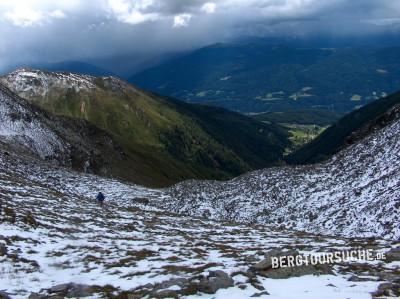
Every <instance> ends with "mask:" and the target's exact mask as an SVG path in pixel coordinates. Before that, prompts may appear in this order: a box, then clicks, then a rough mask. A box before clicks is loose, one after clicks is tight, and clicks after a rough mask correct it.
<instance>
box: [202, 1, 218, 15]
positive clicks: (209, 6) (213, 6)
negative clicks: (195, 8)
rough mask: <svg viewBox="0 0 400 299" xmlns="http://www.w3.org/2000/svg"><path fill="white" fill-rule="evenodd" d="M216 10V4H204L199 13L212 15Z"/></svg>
mask: <svg viewBox="0 0 400 299" xmlns="http://www.w3.org/2000/svg"><path fill="white" fill-rule="evenodd" d="M216 9H217V4H215V3H214V2H207V3H204V4H203V6H202V7H201V11H202V12H205V13H208V14H211V13H214V12H215V10H216Z"/></svg>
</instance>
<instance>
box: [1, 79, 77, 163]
mask: <svg viewBox="0 0 400 299" xmlns="http://www.w3.org/2000/svg"><path fill="white" fill-rule="evenodd" d="M0 140H3V141H5V142H8V143H12V144H14V145H15V146H18V147H22V148H25V149H27V150H30V151H31V152H33V153H34V154H36V155H38V156H40V157H41V158H43V159H51V158H57V157H62V156H68V155H69V153H68V151H69V150H68V146H67V144H65V142H63V140H62V139H61V138H60V137H59V136H58V135H57V134H56V133H55V132H54V131H53V130H52V129H51V128H50V127H48V126H47V125H46V124H45V123H44V122H43V120H42V119H41V116H40V115H39V113H37V112H36V113H35V111H34V110H32V109H30V108H29V107H28V106H27V105H26V104H25V103H24V102H23V101H22V100H21V99H19V98H18V97H17V96H15V95H14V94H12V93H11V92H10V91H9V90H8V89H7V88H5V87H4V86H2V85H1V84H0Z"/></svg>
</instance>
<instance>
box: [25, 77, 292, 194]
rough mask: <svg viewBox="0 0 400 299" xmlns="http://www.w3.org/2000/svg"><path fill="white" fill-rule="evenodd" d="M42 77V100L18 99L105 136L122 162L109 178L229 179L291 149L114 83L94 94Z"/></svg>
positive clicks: (268, 133) (262, 127)
mask: <svg viewBox="0 0 400 299" xmlns="http://www.w3.org/2000/svg"><path fill="white" fill-rule="evenodd" d="M41 76H43V77H45V78H46V80H50V81H51V82H53V84H52V85H51V87H50V88H49V89H48V90H47V91H46V92H45V93H41V92H33V93H32V91H31V90H30V91H29V92H27V93H24V92H20V95H21V96H22V97H25V98H27V99H28V100H30V101H31V102H33V103H35V104H37V105H38V106H40V107H42V108H44V109H46V110H47V111H49V112H51V113H53V114H55V115H59V116H67V117H71V118H77V119H85V120H87V121H89V122H90V123H92V124H94V125H95V126H97V127H99V128H101V129H103V130H105V131H106V132H108V133H109V134H110V135H111V136H112V137H113V138H114V139H115V140H116V141H117V142H118V144H120V145H121V146H122V149H123V151H124V154H125V156H126V159H125V161H124V162H123V163H121V162H120V161H116V162H115V165H112V167H113V173H112V175H115V176H118V177H122V178H124V179H127V180H130V181H133V182H135V183H140V184H145V185H151V186H166V185H169V184H172V183H175V182H178V181H181V180H184V179H191V178H199V179H226V178H230V177H233V176H236V175H239V174H241V173H243V172H246V171H249V170H252V169H256V168H262V167H266V166H270V165H274V164H277V163H280V161H281V160H282V159H283V152H284V149H285V147H286V146H287V144H288V142H289V141H288V136H287V134H286V132H285V131H284V130H283V129H282V128H281V127H279V126H277V125H269V124H264V123H261V122H258V121H256V120H254V119H252V118H249V117H246V116H243V115H240V114H237V113H234V112H229V111H226V110H224V109H220V108H214V107H207V106H202V105H190V104H186V103H183V102H180V101H177V100H174V99H167V98H163V97H161V96H157V95H154V94H151V93H147V92H144V91H142V90H139V89H137V88H135V87H133V86H132V85H129V84H127V83H125V82H123V81H121V80H118V79H115V78H112V77H104V78H96V79H91V80H93V83H94V84H95V87H94V88H89V89H87V88H74V87H72V86H71V85H69V84H64V85H63V84H60V83H57V82H60V81H57V80H56V79H57V78H55V77H57V74H55V73H48V72H42V73H41ZM35 80H37V79H35ZM43 80H44V79H43ZM36 84H39V85H38V86H41V84H42V83H41V82H36ZM42 85H43V84H42ZM111 163H113V162H112V161H111ZM121 164H122V165H121Z"/></svg>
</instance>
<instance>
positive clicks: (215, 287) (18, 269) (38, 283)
mask: <svg viewBox="0 0 400 299" xmlns="http://www.w3.org/2000/svg"><path fill="white" fill-rule="evenodd" d="M6 146H7V145H4V144H0V149H1V151H0V220H1V221H0V294H2V295H4V294H8V295H9V296H10V297H11V298H17V299H18V298H27V297H28V296H29V295H31V297H30V298H55V297H57V296H58V298H60V297H61V298H64V297H80V298H84V297H88V298H221V299H222V298H227V297H230V298H250V297H251V296H257V297H260V298H269V299H281V298H289V299H292V298H293V299H294V298H296V299H298V298H303V299H306V298H309V299H317V298H318V299H319V298H321V296H322V294H323V296H324V298H331V299H337V298H351V299H364V298H365V299H367V298H371V295H370V293H371V292H374V291H376V289H377V288H378V285H380V284H381V283H382V282H391V283H393V286H396V277H398V271H399V266H400V265H399V263H398V262H390V263H382V262H378V261H371V262H362V263H355V262H344V263H338V264H336V265H332V266H329V267H323V268H321V269H320V268H309V269H308V268H307V269H303V268H299V269H298V270H290V271H286V270H282V269H281V270H279V269H278V270H269V271H270V272H268V273H269V274H268V275H270V276H265V275H266V274H263V273H258V272H257V271H255V270H254V269H253V268H254V267H255V265H256V263H257V262H258V261H261V260H263V259H264V258H265V257H264V254H267V253H268V252H269V251H270V250H271V249H277V250H278V252H282V250H289V249H296V250H298V251H300V252H301V253H302V254H306V253H315V252H331V251H334V250H348V249H349V248H367V247H368V248H373V249H374V250H375V252H388V251H389V250H391V248H392V247H395V246H398V245H399V244H398V243H395V242H391V241H387V240H386V241H385V240H378V239H377V240H364V239H345V238H340V237H339V238H336V237H322V236H313V235H310V234H305V233H296V232H293V231H285V230H279V229H271V228H267V227H264V226H261V225H250V226H246V225H240V224H235V223H229V222H216V221H213V220H205V219H198V218H191V217H188V216H180V215H176V214H172V213H170V212H166V211H162V210H159V209H156V208H154V207H152V206H151V205H150V206H144V205H142V204H137V203H134V201H132V199H135V198H137V197H141V198H143V197H145V198H148V199H149V200H150V204H151V203H152V202H153V201H155V200H156V199H157V198H162V197H164V198H165V197H166V195H165V194H163V191H162V190H151V189H146V188H142V187H139V186H135V185H126V184H123V183H120V182H118V181H113V180H108V179H104V178H100V177H96V176H93V175H82V174H80V173H76V172H72V171H68V170H66V169H61V168H54V166H51V165H50V164H44V163H43V162H41V161H40V160H34V159H32V158H31V157H28V156H24V155H17V154H14V153H12V152H11V153H9V152H6V150H7V147H6ZM99 190H102V191H103V192H105V194H106V195H107V202H106V205H105V206H104V207H100V206H98V205H97V204H96V203H95V202H94V200H93V197H94V196H95V195H96V193H97V192H98V191H99ZM360 246H361V247H360ZM217 270H220V271H223V272H215V271H217ZM213 271H214V272H213ZM271 271H272V272H271ZM274 271H276V272H274ZM312 274H315V275H312ZM209 275H216V276H213V277H214V278H212V277H209ZM271 275H272V276H271ZM273 275H275V277H276V278H279V277H281V276H282V277H281V279H273V278H271V277H274V276H273ZM396 275H397V276H396ZM292 276H293V277H292ZM207 277H208V278H207ZM388 290H390V287H389V288H388ZM33 292H34V293H36V294H33ZM387 292H389V291H387ZM37 293H39V294H37ZM214 293H215V294H214Z"/></svg>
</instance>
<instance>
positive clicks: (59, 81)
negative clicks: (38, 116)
mask: <svg viewBox="0 0 400 299" xmlns="http://www.w3.org/2000/svg"><path fill="white" fill-rule="evenodd" d="M94 79H95V77H92V76H87V75H77V74H73V73H62V72H58V73H56V72H46V71H40V70H31V69H18V70H16V71H14V72H12V73H9V74H8V75H7V76H6V77H2V78H1V80H0V81H2V83H3V84H4V85H6V86H7V87H9V88H10V89H11V90H13V91H14V92H16V93H17V94H19V95H21V96H22V97H24V98H25V97H27V98H30V97H31V96H32V95H35V96H38V95H41V96H43V97H44V96H46V94H47V93H48V92H49V90H50V89H52V88H53V87H57V88H62V87H64V88H71V89H73V90H75V91H76V92H79V91H80V90H89V89H92V88H95V87H96V86H95V84H94V83H93V80H94Z"/></svg>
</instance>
